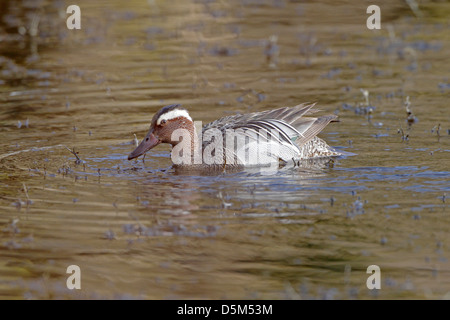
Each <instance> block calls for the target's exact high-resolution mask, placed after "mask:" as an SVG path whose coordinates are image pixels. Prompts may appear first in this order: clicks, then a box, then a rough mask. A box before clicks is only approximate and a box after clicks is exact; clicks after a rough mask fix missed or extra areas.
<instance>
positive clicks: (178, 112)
mask: <svg viewBox="0 0 450 320" xmlns="http://www.w3.org/2000/svg"><path fill="white" fill-rule="evenodd" d="M178 117H184V118H186V119H188V120H190V121H192V118H191V117H190V116H189V113H188V112H187V111H186V110H183V109H174V110H171V111H169V112H167V113H163V114H162V115H161V116H160V117H159V118H158V120H157V121H156V124H157V125H160V124H161V121H163V120H166V121H168V120H172V119H175V118H178Z"/></svg>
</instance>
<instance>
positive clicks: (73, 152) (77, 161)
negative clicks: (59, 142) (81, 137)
mask: <svg viewBox="0 0 450 320" xmlns="http://www.w3.org/2000/svg"><path fill="white" fill-rule="evenodd" d="M64 147H65V148H66V149H67V150H69V151H70V153H72V154H73V155H74V156H75V157H76V158H77V160H75V164H80V163H85V161H83V160H81V158H80V157H79V156H78V152H75V148H72V150H70V149H69V148H68V147H66V146H64Z"/></svg>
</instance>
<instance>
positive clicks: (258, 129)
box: [128, 103, 342, 168]
mask: <svg viewBox="0 0 450 320" xmlns="http://www.w3.org/2000/svg"><path fill="white" fill-rule="evenodd" d="M315 105H316V104H315V103H313V104H306V103H303V104H299V105H297V106H294V107H281V108H276V109H272V110H266V111H260V112H252V113H247V114H235V115H229V116H225V117H222V118H220V119H218V120H215V121H212V122H210V123H208V124H206V125H204V126H201V125H199V124H198V121H193V120H192V118H191V116H190V115H189V112H188V110H187V109H185V108H184V107H182V106H181V105H180V104H172V105H167V106H164V107H162V108H161V109H160V110H159V111H158V112H156V113H155V114H154V116H153V118H152V120H151V123H150V129H149V131H148V132H147V134H146V136H145V137H144V139H142V141H141V142H140V143H139V144H138V145H137V147H136V148H135V149H134V150H133V151H132V152H131V153H130V154H129V155H128V160H132V159H136V158H138V157H139V156H141V155H144V154H145V153H146V152H148V151H149V150H151V149H153V148H155V147H156V146H158V145H159V144H162V143H167V144H170V145H171V146H172V151H171V159H172V162H173V165H174V166H176V167H192V166H197V167H207V168H225V167H248V166H267V165H274V164H275V165H277V164H278V165H280V164H286V163H288V162H293V163H294V165H295V164H296V163H297V164H299V163H301V162H302V161H306V160H309V159H323V158H330V157H337V156H340V155H342V153H341V152H339V151H337V150H336V149H334V148H332V147H330V146H329V145H328V144H327V143H326V142H325V141H324V140H322V139H321V138H319V137H317V135H318V134H319V133H320V132H321V131H322V130H323V129H324V128H325V127H326V126H327V125H328V124H329V123H330V122H336V121H337V116H336V115H334V114H332V115H323V116H315V115H314V114H315V113H317V112H318V110H317V109H315ZM198 132H201V134H198Z"/></svg>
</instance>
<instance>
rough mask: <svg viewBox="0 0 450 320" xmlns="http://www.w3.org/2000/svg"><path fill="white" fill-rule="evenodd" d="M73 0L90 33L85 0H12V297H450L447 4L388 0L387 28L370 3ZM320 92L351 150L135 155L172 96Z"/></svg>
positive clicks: (244, 101)
mask: <svg viewBox="0 0 450 320" xmlns="http://www.w3.org/2000/svg"><path fill="white" fill-rule="evenodd" d="M76 2H77V3H76V4H77V5H79V6H80V8H81V17H82V20H81V30H68V29H67V28H66V18H67V17H68V16H69V15H68V14H66V13H65V11H66V8H67V6H68V5H69V4H73V3H67V2H64V1H36V2H29V1H2V5H1V6H0V10H1V14H0V19H1V21H0V103H1V107H0V123H1V127H0V139H1V144H0V178H1V180H0V181H1V182H0V297H1V298H8V299H11V298H12V299H66V298H144V299H168V298H181V299H189V298H206V299H220V298H232V299H241V298H250V299H269V298H273V299H291V298H293V299H298V298H300V299H316V298H318V299H374V298H386V299H406V298H410V299H417V298H419V299H441V298H449V297H450V263H449V261H448V259H449V254H450V251H449V246H450V242H449V240H450V216H449V206H448V203H449V200H448V195H449V191H450V184H449V180H450V179H449V177H450V170H449V155H450V144H449V119H450V109H449V106H448V103H449V102H448V101H449V97H450V78H449V75H450V60H449V57H450V25H449V16H450V4H449V3H448V2H431V1H420V6H419V9H418V10H419V11H417V10H416V11H415V12H413V11H412V9H411V7H409V6H408V4H407V2H406V1H385V2H381V4H380V3H379V5H380V8H381V18H382V21H381V30H369V29H367V27H366V19H367V18H368V16H369V15H368V14H366V9H367V6H368V5H369V3H366V2H364V1H339V2H336V1H321V2H320V3H319V2H317V3H312V2H307V3H302V2H295V1H292V2H291V1H283V0H280V1H275V0H267V1H248V0H237V1H226V2H224V1H158V0H154V1H137V0H130V1H126V2H123V1H95V4H94V2H91V1H76ZM273 36H275V37H276V38H274V37H273ZM361 89H363V90H367V91H368V92H369V100H368V101H367V100H366V99H365V97H364V95H363V93H362V91H361ZM407 96H409V101H410V110H411V111H412V115H410V120H411V121H410V124H408V121H407V117H408V115H407V112H406V109H405V101H406V99H407ZM314 101H315V102H318V104H319V105H320V108H321V109H322V110H324V111H325V112H336V113H338V114H339V117H340V120H341V121H340V122H339V123H333V124H331V125H329V126H328V127H327V128H326V130H324V132H323V133H322V134H321V137H322V138H324V139H325V140H326V141H328V142H329V144H331V145H333V146H335V147H336V148H338V149H340V150H344V151H347V152H351V153H354V154H355V155H354V156H348V157H343V158H340V159H336V161H335V162H334V164H326V165H322V166H319V167H313V168H312V167H306V168H295V169H292V168H291V169H286V170H280V171H279V172H276V173H272V174H264V173H261V172H258V171H252V172H250V171H248V172H238V173H225V174H219V175H196V174H179V173H177V172H175V171H174V170H173V169H172V168H171V161H170V156H169V148H168V147H166V146H158V147H157V148H156V149H154V150H152V152H151V153H149V154H148V155H147V157H146V158H145V162H143V161H142V159H139V160H138V161H131V162H129V161H127V160H126V156H127V155H128V153H129V152H130V151H131V150H132V149H133V147H134V146H133V144H132V141H133V139H134V136H133V134H134V133H136V135H137V136H138V138H139V139H141V138H142V137H143V135H144V134H145V132H146V130H147V128H148V125H149V122H150V119H151V117H152V115H153V113H154V112H156V111H157V110H158V109H159V108H160V107H161V106H164V105H167V104H171V103H181V104H183V105H184V106H185V107H187V108H188V109H189V110H190V113H191V115H192V117H193V118H194V119H195V120H202V121H203V122H205V123H206V122H209V121H211V120H214V119H217V118H219V117H221V116H224V115H228V114H232V113H236V112H248V111H257V110H267V109H270V108H275V107H279V106H294V105H296V104H298V103H301V102H314ZM66 146H67V147H68V148H70V149H72V148H74V149H75V151H76V152H78V156H79V158H80V159H81V160H82V162H81V163H78V164H77V163H76V162H75V160H76V158H75V156H74V155H73V154H72V153H70V152H69V151H68V150H67V149H66V148H65V147H66ZM69 265H78V266H79V267H80V269H81V290H73V291H71V290H68V289H67V287H66V280H67V277H68V276H69V275H68V274H67V273H66V269H67V267H68V266H69ZM370 265H378V266H379V267H380V270H381V289H380V290H369V289H368V288H367V287H366V280H367V278H368V276H369V274H367V273H366V270H367V267H368V266H370Z"/></svg>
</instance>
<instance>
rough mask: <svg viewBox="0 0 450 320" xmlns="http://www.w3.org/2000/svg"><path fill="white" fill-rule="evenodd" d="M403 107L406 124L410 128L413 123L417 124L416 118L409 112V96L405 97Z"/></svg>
mask: <svg viewBox="0 0 450 320" xmlns="http://www.w3.org/2000/svg"><path fill="white" fill-rule="evenodd" d="M404 106H405V109H406V114H407V117H406V122H407V123H408V126H411V125H412V124H413V123H415V122H417V118H416V116H415V115H414V114H413V113H412V111H411V102H410V101H409V96H407V97H406V99H405V103H404Z"/></svg>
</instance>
